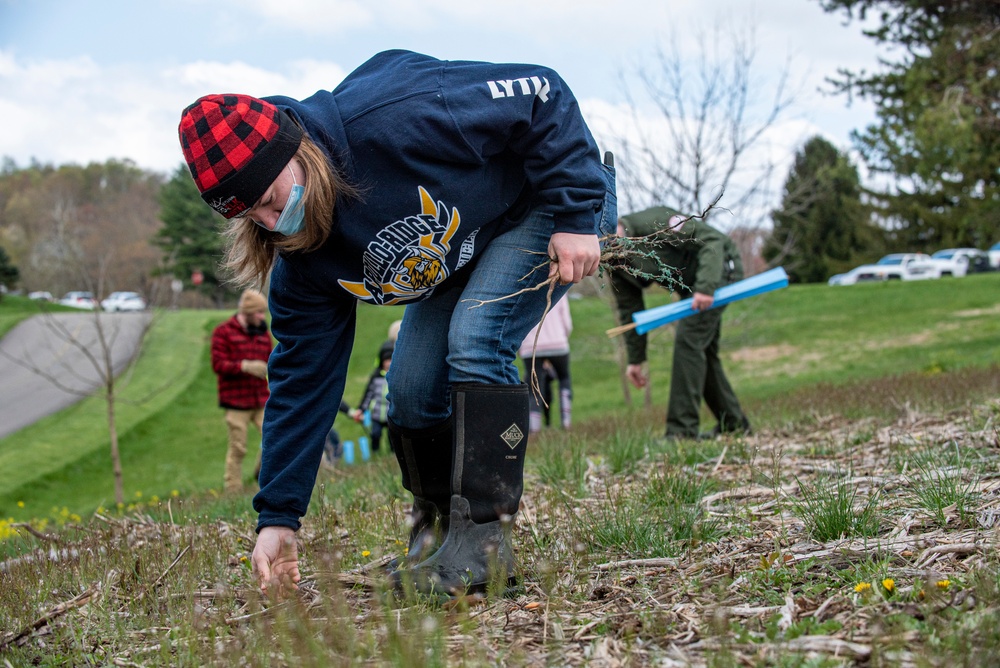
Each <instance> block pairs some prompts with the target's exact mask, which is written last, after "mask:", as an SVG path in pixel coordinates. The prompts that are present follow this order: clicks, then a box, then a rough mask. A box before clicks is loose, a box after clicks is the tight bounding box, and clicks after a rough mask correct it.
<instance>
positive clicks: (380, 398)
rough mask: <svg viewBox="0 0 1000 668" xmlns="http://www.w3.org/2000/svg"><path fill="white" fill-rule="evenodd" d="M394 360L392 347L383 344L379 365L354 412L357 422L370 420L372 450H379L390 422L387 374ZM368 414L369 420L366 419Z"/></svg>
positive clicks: (390, 444)
mask: <svg viewBox="0 0 1000 668" xmlns="http://www.w3.org/2000/svg"><path fill="white" fill-rule="evenodd" d="M391 362H392V348H387V347H385V346H383V347H382V348H381V349H380V350H379V351H378V367H377V368H376V369H375V371H373V372H372V375H371V377H370V378H369V379H368V386H367V387H366V388H365V394H364V396H363V397H361V402H360V403H359V404H358V409H357V411H356V412H355V413H354V419H355V421H357V422H361V421H363V420H365V421H368V422H370V424H368V425H366V426H367V427H368V428H369V429H370V430H371V438H372V452H378V450H379V448H380V447H381V445H382V431H383V430H384V429H385V428H386V427H387V426H388V423H389V400H388V398H387V397H388V394H389V384H388V383H387V382H386V379H385V377H386V374H387V373H388V372H389V365H390V363H391ZM366 416H367V420H366ZM389 449H390V450H391V449H392V441H390V442H389Z"/></svg>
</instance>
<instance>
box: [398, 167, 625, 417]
mask: <svg viewBox="0 0 1000 668" xmlns="http://www.w3.org/2000/svg"><path fill="white" fill-rule="evenodd" d="M604 173H605V180H606V185H607V193H606V195H605V199H604V207H603V210H602V211H601V212H600V214H599V215H600V221H599V228H600V230H601V236H605V235H608V234H612V233H613V232H614V231H615V228H616V226H617V223H618V207H617V201H616V197H615V186H614V178H615V177H614V170H613V169H610V168H607V167H606V168H605V169H604ZM553 227H554V226H553V219H552V216H551V214H548V213H545V212H542V211H539V210H533V211H529V212H528V213H527V215H526V216H525V217H524V219H523V220H521V221H520V222H519V223H517V224H516V225H514V226H513V227H511V228H510V229H507V230H505V231H503V232H501V233H500V234H498V235H497V236H496V237H494V238H493V239H492V240H490V241H489V242H488V244H487V246H486V248H485V249H483V251H482V253H481V254H480V256H479V257H478V258H477V259H476V261H475V262H474V263H473V265H472V267H471V269H469V268H466V269H465V270H463V271H461V272H459V273H458V274H457V275H454V276H451V277H450V278H449V279H448V280H447V281H446V282H445V283H443V284H442V285H440V286H438V288H437V289H436V290H435V291H434V294H433V295H431V296H430V297H429V298H427V299H425V300H424V301H421V302H417V303H415V304H411V305H409V306H407V307H406V313H405V315H404V317H403V324H402V326H401V327H400V330H399V338H398V339H397V341H396V348H395V350H394V351H393V356H392V366H391V367H390V368H389V374H388V377H387V380H388V385H389V419H390V420H391V421H392V422H393V423H395V424H397V425H399V426H400V427H402V428H404V429H425V428H427V427H432V426H434V425H437V424H440V423H441V422H443V421H444V420H446V419H447V418H448V416H449V415H450V414H451V386H452V384H454V383H483V384H517V383H520V382H521V379H520V376H519V374H518V370H517V365H516V364H515V360H516V359H517V351H518V348H519V347H520V345H521V342H522V341H524V337H525V336H527V335H528V332H529V331H531V328H532V327H534V326H535V325H536V324H538V321H539V320H541V317H542V313H543V312H544V311H545V303H546V294H547V292H548V289H547V286H546V287H545V288H541V289H538V290H533V291H529V292H522V293H521V294H518V295H517V296H514V297H509V298H507V299H502V300H500V301H497V302H493V303H490V304H484V305H482V306H475V304H476V303H477V302H475V301H470V300H482V301H487V300H491V299H498V298H500V297H507V296H508V295H511V294H513V293H515V292H518V291H519V290H523V289H524V288H530V287H534V286H536V285H538V284H539V283H541V282H542V281H544V280H545V279H546V278H548V270H549V265H548V264H547V263H545V264H544V265H543V263H544V261H545V259H546V258H547V257H548V245H549V239H550V238H551V236H552V232H553ZM569 287H570V286H569V285H557V286H556V289H555V292H554V293H553V295H552V303H553V304H554V303H555V302H556V301H558V300H559V298H560V297H562V296H563V295H564V294H565V293H566V291H567V290H569Z"/></svg>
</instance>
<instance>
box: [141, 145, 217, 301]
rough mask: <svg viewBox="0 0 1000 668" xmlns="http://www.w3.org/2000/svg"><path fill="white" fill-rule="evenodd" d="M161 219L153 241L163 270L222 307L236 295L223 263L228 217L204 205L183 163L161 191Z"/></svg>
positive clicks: (186, 286)
mask: <svg viewBox="0 0 1000 668" xmlns="http://www.w3.org/2000/svg"><path fill="white" fill-rule="evenodd" d="M160 220H162V221H163V227H161V228H160V230H159V231H158V232H157V234H156V238H155V239H154V240H153V243H154V244H155V245H156V246H158V247H159V248H160V249H162V251H163V263H164V267H165V270H164V271H165V272H167V273H171V274H173V275H174V276H175V277H177V278H179V279H181V280H182V281H183V282H184V285H185V288H188V289H195V290H198V291H200V292H202V293H203V294H206V295H208V296H210V297H211V298H212V299H213V300H214V301H215V303H216V305H218V306H220V307H221V306H222V305H223V303H224V302H225V300H226V299H227V298H228V297H232V296H233V293H232V291H231V290H230V289H229V288H228V287H227V285H226V279H227V276H226V275H225V274H224V273H223V269H222V266H221V263H222V259H223V256H224V254H225V251H224V246H223V239H222V230H223V229H224V227H225V220H224V219H223V218H222V217H221V216H220V215H218V214H217V213H215V212H214V211H212V209H211V208H209V207H208V206H206V205H205V202H204V201H203V200H202V199H201V194H200V193H199V192H198V187H197V186H196V185H195V183H194V181H193V180H192V179H191V173H190V172H189V171H188V169H187V167H186V166H184V165H181V166H180V167H178V169H177V171H176V172H174V174H173V176H172V177H171V178H170V180H169V181H168V182H167V183H166V184H165V185H164V186H163V188H162V189H161V190H160ZM195 272H201V275H202V277H203V280H202V283H201V285H197V286H196V285H194V284H193V283H192V276H193V275H194V274H195Z"/></svg>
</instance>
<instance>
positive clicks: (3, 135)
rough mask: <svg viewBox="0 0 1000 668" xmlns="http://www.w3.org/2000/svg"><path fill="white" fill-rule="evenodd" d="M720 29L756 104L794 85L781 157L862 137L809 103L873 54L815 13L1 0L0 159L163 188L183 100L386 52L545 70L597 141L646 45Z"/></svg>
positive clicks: (285, 90) (732, 5)
mask: <svg viewBox="0 0 1000 668" xmlns="http://www.w3.org/2000/svg"><path fill="white" fill-rule="evenodd" d="M719 25H721V26H723V28H724V29H723V32H722V34H723V35H725V34H727V32H726V31H729V30H730V29H731V28H732V27H733V26H736V27H737V28H740V27H742V28H741V29H745V28H746V27H747V26H750V27H752V28H753V30H754V33H755V41H756V56H757V57H756V60H755V63H754V71H755V72H756V73H757V76H758V77H759V79H758V80H759V81H760V85H761V86H762V90H767V87H768V85H769V84H770V83H772V82H771V81H769V78H770V77H773V76H774V75H775V74H776V73H777V72H778V71H780V70H781V68H782V67H784V66H785V65H786V64H788V65H789V66H790V68H791V71H792V76H793V80H795V81H797V82H799V83H800V84H801V89H800V93H799V94H798V95H797V104H796V105H795V108H794V109H793V110H792V111H791V112H790V113H789V114H788V115H787V117H786V118H785V120H784V122H783V124H782V125H781V127H779V128H777V129H776V133H775V136H776V137H777V138H778V141H779V144H780V146H779V150H780V151H783V152H785V153H787V159H789V160H790V158H791V156H792V154H793V153H794V150H795V149H796V148H797V147H798V146H800V145H801V142H802V141H804V139H806V138H807V137H809V136H811V135H814V134H822V135H823V136H825V137H826V138H828V139H829V140H830V141H831V142H833V143H834V144H835V145H837V146H839V147H841V148H843V149H847V148H848V147H849V133H850V131H851V130H852V129H855V128H860V127H863V126H864V125H865V124H867V123H869V122H871V120H872V118H873V116H872V112H871V108H870V106H868V105H867V104H864V103H855V104H854V105H852V106H850V107H849V106H848V105H847V100H846V99H845V98H844V97H842V96H833V95H824V94H823V93H822V92H821V89H824V88H828V87H826V86H824V79H825V78H826V77H828V76H831V75H833V74H835V72H836V70H837V69H838V68H840V67H848V68H853V69H858V68H863V67H867V68H869V69H871V68H872V67H874V66H875V64H876V61H875V59H876V55H877V52H876V50H875V48H874V47H873V45H872V44H870V42H869V41H868V40H866V39H865V38H864V37H863V36H862V35H861V30H860V27H859V26H858V25H857V24H850V25H845V22H844V18H843V17H842V16H839V15H830V14H825V13H823V11H822V10H821V9H820V8H819V2H818V0H760V1H759V2H757V3H754V2H751V1H750V0H618V1H617V2H608V1H607V0H601V1H598V0H495V1H490V0H216V1H215V2H206V1H204V0H141V1H137V0H0V118H2V119H3V131H2V132H0V156H4V157H10V158H13V159H14V160H15V162H16V163H17V164H18V165H19V166H26V165H27V164H28V163H29V161H30V160H32V159H35V160H38V161H41V162H46V163H54V164H63V163H78V164H86V163H88V162H91V161H104V160H106V159H108V158H128V159H131V160H133V161H134V162H135V163H136V164H138V165H139V166H140V167H144V168H148V169H154V170H158V171H163V172H170V171H172V170H174V169H176V168H177V167H178V166H179V165H180V164H181V155H180V149H179V147H178V144H177V135H176V128H177V120H178V117H179V113H180V110H181V109H182V108H183V107H184V106H186V105H187V104H188V103H189V102H191V101H193V100H194V99H195V98H196V97H198V96H200V95H203V94H206V93H216V92H242V93H249V94H252V95H258V96H263V95H270V94H285V95H290V96H293V97H305V96H307V95H309V94H311V93H312V92H313V91H315V90H317V89H320V88H327V89H329V88H333V87H334V86H335V85H336V84H337V83H338V82H339V81H340V80H341V79H342V78H343V77H344V75H345V74H346V73H348V72H350V71H351V70H352V69H354V68H355V67H357V66H358V65H360V64H361V63H363V62H364V61H365V60H366V59H367V58H368V57H369V56H371V55H372V54H374V53H376V52H378V51H381V50H384V49H389V48H406V49H411V50H415V51H420V52H423V53H428V54H430V55H434V56H437V57H440V58H451V59H474V60H491V61H506V62H528V63H541V64H544V65H548V66H550V67H552V68H554V69H555V70H557V71H558V72H559V73H560V74H561V75H562V76H563V78H564V79H566V81H567V82H568V83H569V85H570V87H571V88H572V89H573V90H574V92H575V93H576V95H577V97H578V98H580V100H581V103H582V106H583V108H584V112H585V114H586V115H587V117H588V120H589V121H591V123H592V125H594V126H595V133H596V134H597V135H598V140H599V141H600V140H601V135H600V133H599V132H598V131H597V130H596V128H597V127H598V126H602V125H603V124H604V123H607V122H609V120H608V119H607V118H606V116H607V114H609V113H610V114H614V113H615V110H616V109H619V110H620V109H621V108H622V106H623V105H624V104H625V100H624V95H623V85H622V83H621V81H622V76H623V75H624V76H625V77H626V78H628V77H629V76H630V75H631V74H634V73H635V72H636V71H637V70H638V68H639V67H640V66H641V65H642V64H643V63H645V64H648V63H650V62H652V61H651V58H652V56H653V53H654V52H655V49H656V48H657V46H665V45H668V44H671V43H676V44H679V45H680V46H681V47H682V51H683V52H684V53H691V54H695V53H698V52H699V49H703V48H704V47H705V46H706V43H707V40H711V38H710V37H709V38H706V37H705V35H712V33H713V29H714V27H715V26H719ZM699 39H701V42H700V46H699V42H698V40H699ZM712 41H714V40H712ZM718 41H722V42H724V41H725V40H724V39H723V40H718ZM711 46H713V47H714V46H719V47H725V44H713V45H711ZM599 115H600V116H604V117H603V118H597V116H599ZM611 122H612V124H613V121H611Z"/></svg>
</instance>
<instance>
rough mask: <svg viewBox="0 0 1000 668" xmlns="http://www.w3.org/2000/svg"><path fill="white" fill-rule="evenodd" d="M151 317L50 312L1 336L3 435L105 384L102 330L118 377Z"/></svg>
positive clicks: (0, 429) (0, 430)
mask: <svg viewBox="0 0 1000 668" xmlns="http://www.w3.org/2000/svg"><path fill="white" fill-rule="evenodd" d="M151 317H152V316H151V314H149V313H98V314H96V315H95V314H94V313H89V312H85V313H47V314H43V315H36V316H32V317H31V318H28V319H27V320H25V321H24V322H22V323H20V324H19V325H18V326H17V327H15V328H14V329H12V330H11V331H10V332H9V333H8V334H7V336H5V337H4V338H3V339H0V438H3V437H4V436H6V435H8V434H10V433H13V432H15V431H17V430H18V429H21V428H22V427H26V426H28V425H29V424H32V423H33V422H35V421H36V420H39V419H41V418H43V417H45V416H47V415H51V414H52V413H55V412H57V411H60V410H62V409H63V408H66V407H67V406H71V405H72V404H74V403H76V402H78V401H80V400H81V399H83V398H84V397H85V396H87V395H88V394H90V393H92V392H93V391H94V389H96V388H97V387H99V386H100V385H101V384H102V373H101V371H99V369H102V368H103V367H104V364H105V362H104V346H102V345H101V343H100V336H99V333H101V332H103V334H104V340H105V341H106V342H107V349H108V351H109V352H110V354H111V364H112V367H113V368H114V369H115V374H116V375H117V374H118V373H119V372H120V371H121V370H122V369H124V368H125V366H126V365H127V364H128V362H129V360H131V359H132V357H133V356H134V355H135V353H136V351H137V349H138V345H139V343H140V341H141V340H142V333H143V330H144V329H145V327H146V326H147V325H148V323H149V321H150V319H151ZM85 351H86V352H85ZM11 358H14V359H13V360H12V359H11ZM14 360H17V361H14ZM94 360H96V362H97V365H96V366H95V362H94ZM18 362H20V363H18ZM28 367H30V368H28ZM47 377H50V378H56V379H58V381H59V385H61V386H62V387H59V386H57V385H56V384H55V383H53V382H52V381H51V380H49V378H47Z"/></svg>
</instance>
